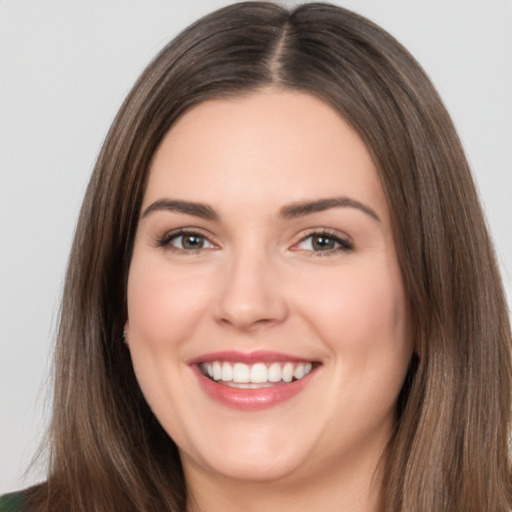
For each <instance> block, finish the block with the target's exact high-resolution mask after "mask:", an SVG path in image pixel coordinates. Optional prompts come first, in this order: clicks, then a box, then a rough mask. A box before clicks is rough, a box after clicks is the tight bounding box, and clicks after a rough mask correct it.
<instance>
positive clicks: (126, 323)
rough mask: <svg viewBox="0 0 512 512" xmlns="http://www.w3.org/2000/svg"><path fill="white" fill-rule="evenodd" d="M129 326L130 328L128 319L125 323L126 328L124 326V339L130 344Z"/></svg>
mask: <svg viewBox="0 0 512 512" xmlns="http://www.w3.org/2000/svg"><path fill="white" fill-rule="evenodd" d="M129 328H130V323H129V322H128V320H126V322H125V324H124V328H123V334H122V336H123V341H124V342H125V343H126V344H127V345H128V332H129Z"/></svg>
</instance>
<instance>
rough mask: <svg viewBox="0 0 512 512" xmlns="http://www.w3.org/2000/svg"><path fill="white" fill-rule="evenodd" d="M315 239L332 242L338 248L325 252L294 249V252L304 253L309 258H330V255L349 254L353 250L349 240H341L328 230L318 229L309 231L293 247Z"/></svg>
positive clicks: (337, 235)
mask: <svg viewBox="0 0 512 512" xmlns="http://www.w3.org/2000/svg"><path fill="white" fill-rule="evenodd" d="M315 237H317V238H320V237H323V238H326V239H329V240H332V241H333V242H334V243H335V244H337V245H338V247H336V248H333V249H327V250H325V251H314V250H311V249H295V250H297V251H304V253H305V254H306V255H307V256H311V257H316V256H320V257H325V256H332V255H335V254H338V253H340V252H351V251H353V250H354V244H353V243H352V242H351V241H350V240H348V239H346V238H342V237H340V236H339V234H337V233H335V232H332V231H329V230H328V229H320V230H313V231H311V232H310V233H308V234H307V235H306V236H304V237H302V238H301V239H300V241H299V242H298V243H297V244H295V246H297V245H299V244H301V243H303V242H304V241H306V240H308V239H309V238H311V239H313V238H315Z"/></svg>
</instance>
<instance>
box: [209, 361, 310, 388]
mask: <svg viewBox="0 0 512 512" xmlns="http://www.w3.org/2000/svg"><path fill="white" fill-rule="evenodd" d="M199 368H200V370H201V373H202V374H203V375H204V376H205V377H208V378H209V379H211V380H213V381H215V382H217V383H219V384H224V385H226V386H230V387H236V388H239V389H259V388H262V387H269V386H274V385H276V384H282V383H290V382H294V381H297V380H300V379H302V378H304V377H305V376H306V375H308V374H309V373H310V372H311V370H312V369H313V363H312V362H307V363H303V362H290V361H287V362H273V363H264V362H258V363H255V364H245V363H240V362H237V363H233V362H230V361H212V362H208V363H201V364H200V365H199Z"/></svg>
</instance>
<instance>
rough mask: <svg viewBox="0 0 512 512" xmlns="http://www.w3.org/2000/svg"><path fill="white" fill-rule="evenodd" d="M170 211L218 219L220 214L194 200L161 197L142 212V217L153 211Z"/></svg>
mask: <svg viewBox="0 0 512 512" xmlns="http://www.w3.org/2000/svg"><path fill="white" fill-rule="evenodd" d="M162 210H164V211H169V212H177V213H183V214H186V215H193V216H194V217H199V218H201V219H205V220H218V219H219V215H218V214H217V212H216V211H215V210H214V209H213V208H212V207H211V206H209V205H207V204H204V203H196V202H193V201H179V200H175V199H160V200H158V201H155V202H154V203H152V204H150V205H149V206H148V207H147V208H146V209H145V210H144V213H143V214H142V218H144V217H147V216H148V215H150V214H151V213H153V212H157V211H162Z"/></svg>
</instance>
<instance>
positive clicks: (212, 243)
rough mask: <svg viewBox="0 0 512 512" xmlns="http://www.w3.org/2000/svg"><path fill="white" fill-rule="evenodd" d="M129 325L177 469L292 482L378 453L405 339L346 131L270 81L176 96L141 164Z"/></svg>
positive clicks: (398, 293) (372, 173)
mask: <svg viewBox="0 0 512 512" xmlns="http://www.w3.org/2000/svg"><path fill="white" fill-rule="evenodd" d="M126 331H127V342H128V345H129V349H130V352H131V356H132V360H133V365H134V369H135V373H136V376H137V379H138V381H139V384H140V386H141V389H142V391H143V393H144V395H145V397H146V400H147V401H148V403H149V405H150V407H151V408H152V410H153V412H154V414H155V415H156V417H157V418H158V420H159V421H160V423H161V424H162V426H163V428H164V429H165V430H166V431H167V432H168V434H169V435H170V436H171V437H172V438H173V439H174V441H175V442H176V444H177V445H178V447H179V450H180V453H181V457H182V462H183V465H184V469H185V472H186V473H187V474H190V473H194V472H196V473H201V472H203V473H204V474H210V475H217V476H221V477H222V478H228V479H229V478H236V479H246V480H255V481H257V480H259V481H261V480H272V479H276V480H277V479H283V478H284V479H288V480H289V481H296V482H299V481H301V480H302V479H304V478H307V479H309V481H311V479H312V478H325V477H326V475H331V474H333V471H334V472H336V474H339V472H343V471H345V472H357V471H368V468H369V467H371V466H372V465H373V466H375V463H376V461H377V459H378V457H379V456H380V455H381V452H382V449H383V447H384V445H385V443H386V442H387V440H388V438H389V435H390V431H391V428H392V425H393V421H394V408H395V404H396V400H397V395H398V393H399V390H400V388H401V385H402V382H403V379H404V376H405V373H406V369H407V366H408V362H409V360H410V356H411V352H412V347H411V341H410V339H409V337H408V329H407V311H406V301H405V297H404V290H403V286H402V280H401V276H400V271H399V266H398V263H397V256H396V253H395V248H394V243H393V237H392V227H391V222H390V215H389V211H388V207H387V205H386V200H385V197H384V194H383V190H382V188H381V185H380V182H379V178H378V175H377V172H376V169H375V166H374V164H373V162H372V159H371V157H370V155H369V152H368V150H367V149H366V147H365V145H364V144H363V142H362V140H361V139H360V137H359V136H358V135H357V133H356V132H355V131H354V130H353V129H352V128H351V127H350V126H349V125H348V124H347V123H346V122H345V121H344V120H343V118H341V117H340V115H339V114H338V113H337V112H335V111H334V110H333V109H332V108H331V107H329V106H327V105H326V104H325V103H323V102H321V101H320V100H318V99H316V98H314V97H312V96H309V95H307V94H304V93H298V92H291V91H277V90H274V89H267V90H264V91H260V92H257V93H253V94H251V95H247V96H241V97H238V98H231V99H219V100H211V101H207V102H204V103H202V104H199V105H198V106H196V107H194V108H193V109H192V110H190V111H189V112H188V113H186V114H185V115H184V116H183V117H182V118H181V119H180V120H178V122H177V123H176V124H175V125H174V126H173V127H172V128H171V130H170V131H169V132H168V133H167V135H166V136H165V138H164V140H163V142H162V144H161V146H160V147H159V149H158V151H157V152H156V155H155V157H154V159H153V162H152V166H151V169H150V175H149V181H148V185H147V190H146V192H145V196H144V199H143V206H142V210H141V217H140V221H139V225H138V229H137V234H136V239H135V246H134V252H133V259H132V261H131V267H130V272H129V278H128V320H127V323H126Z"/></svg>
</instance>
